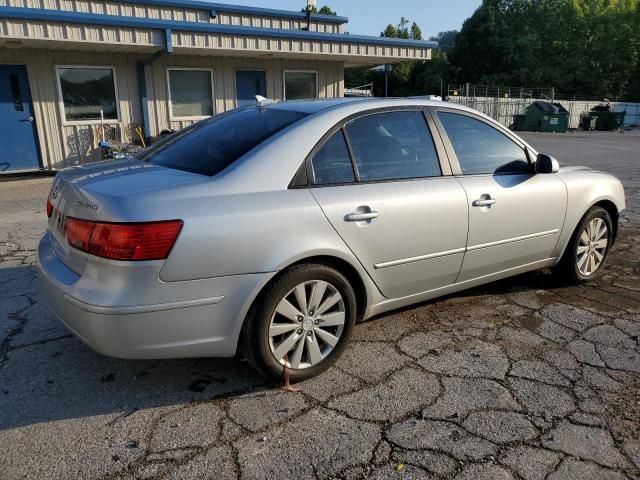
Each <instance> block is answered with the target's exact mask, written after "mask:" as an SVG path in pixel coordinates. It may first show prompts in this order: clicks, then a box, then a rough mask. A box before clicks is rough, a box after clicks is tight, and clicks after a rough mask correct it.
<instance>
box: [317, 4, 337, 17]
mask: <svg viewBox="0 0 640 480" xmlns="http://www.w3.org/2000/svg"><path fill="white" fill-rule="evenodd" d="M318 13H319V14H320V15H332V16H334V17H335V16H336V15H337V13H336V12H334V11H333V10H331V8H330V7H328V6H327V5H325V6H324V7H322V8H321V9H320V10H318Z"/></svg>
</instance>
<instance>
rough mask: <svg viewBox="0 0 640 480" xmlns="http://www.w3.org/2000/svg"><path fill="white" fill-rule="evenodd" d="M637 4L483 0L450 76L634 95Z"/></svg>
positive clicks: (632, 0)
mask: <svg viewBox="0 0 640 480" xmlns="http://www.w3.org/2000/svg"><path fill="white" fill-rule="evenodd" d="M638 8H639V5H638V0H535V1H534V0H483V2H482V5H481V6H480V7H479V8H478V10H476V12H475V13H474V14H473V16H472V17H471V18H469V19H468V20H467V21H466V22H465V23H464V25H463V27H462V30H461V32H460V34H459V35H458V36H457V37H456V46H455V48H454V49H453V51H452V52H451V65H452V74H453V77H454V78H455V80H456V81H458V82H460V83H464V82H470V83H483V84H496V85H505V86H506V85H509V86H511V85H513V86H518V85H524V86H535V87H539V86H549V87H551V86H554V87H555V88H556V89H557V90H560V91H562V92H565V93H574V94H577V95H593V96H600V97H607V98H611V99H613V98H617V97H623V96H625V97H629V96H630V95H631V94H632V92H631V90H630V87H631V85H632V84H633V81H634V80H633V79H634V70H635V71H637V68H638V67H637V65H638V52H639V47H638V38H639V33H638ZM635 75H637V74H635ZM634 95H637V94H634Z"/></svg>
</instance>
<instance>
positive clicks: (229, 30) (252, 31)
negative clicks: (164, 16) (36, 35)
mask: <svg viewBox="0 0 640 480" xmlns="http://www.w3.org/2000/svg"><path fill="white" fill-rule="evenodd" d="M0 17H5V18H17V19H24V20H39V21H43V22H61V23H81V24H87V25H110V26H119V27H128V28H151V29H161V30H166V29H170V30H179V31H187V32H205V33H221V34H227V35H247V36H253V37H272V38H286V39H300V40H317V41H322V42H338V43H359V44H367V45H383V46H392V47H416V48H435V47H437V46H438V42H430V41H424V40H405V39H402V38H387V37H372V36H366V35H350V34H345V33H321V32H308V31H306V30H279V29H273V28H257V27H243V26H239V25H221V24H217V23H204V22H201V23H198V22H178V21H174V20H161V19H154V18H138V17H122V16H116V15H101V14H95V13H84V12H65V11H61V10H45V9H40V8H22V7H0Z"/></svg>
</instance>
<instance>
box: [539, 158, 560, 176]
mask: <svg viewBox="0 0 640 480" xmlns="http://www.w3.org/2000/svg"><path fill="white" fill-rule="evenodd" d="M559 171H560V164H559V163H558V160H556V159H555V158H553V157H552V156H551V155H545V154H544V153H539V154H538V158H536V173H558V172H559Z"/></svg>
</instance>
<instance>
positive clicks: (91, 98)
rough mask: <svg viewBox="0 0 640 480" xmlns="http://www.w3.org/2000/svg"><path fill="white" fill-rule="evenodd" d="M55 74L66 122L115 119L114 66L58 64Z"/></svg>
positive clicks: (116, 115) (116, 104)
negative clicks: (64, 65)
mask: <svg viewBox="0 0 640 480" xmlns="http://www.w3.org/2000/svg"><path fill="white" fill-rule="evenodd" d="M57 73H58V86H59V88H60V96H61V98H62V104H63V113H64V119H65V120H66V121H67V122H82V121H96V120H100V119H101V116H102V117H103V118H104V119H105V120H118V99H117V96H116V83H115V75H114V72H113V68H109V67H59V68H58V69H57Z"/></svg>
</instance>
